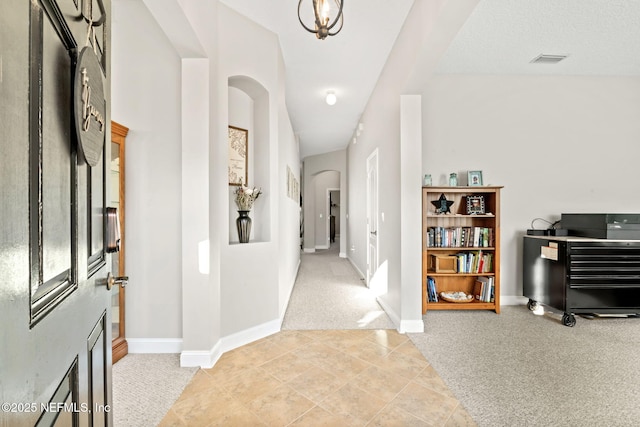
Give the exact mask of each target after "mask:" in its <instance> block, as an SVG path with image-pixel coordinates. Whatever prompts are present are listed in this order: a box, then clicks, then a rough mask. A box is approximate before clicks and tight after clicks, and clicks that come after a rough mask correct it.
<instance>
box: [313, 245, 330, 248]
mask: <svg viewBox="0 0 640 427" xmlns="http://www.w3.org/2000/svg"><path fill="white" fill-rule="evenodd" d="M316 249H329V245H316Z"/></svg>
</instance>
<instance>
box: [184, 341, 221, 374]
mask: <svg viewBox="0 0 640 427" xmlns="http://www.w3.org/2000/svg"><path fill="white" fill-rule="evenodd" d="M220 356H222V350H221V349H220V341H218V342H217V343H216V344H215V345H214V346H213V348H212V349H211V350H209V351H199V350H193V351H183V352H182V353H180V367H181V368H192V367H196V366H199V367H201V368H203V369H208V368H212V367H213V365H215V364H216V362H217V361H218V359H220Z"/></svg>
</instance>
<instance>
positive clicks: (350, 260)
mask: <svg viewBox="0 0 640 427" xmlns="http://www.w3.org/2000/svg"><path fill="white" fill-rule="evenodd" d="M347 259H348V260H349V262H350V263H351V265H352V266H353V268H355V269H356V271H357V272H358V274H359V275H360V278H361V279H364V274H362V271H360V269H359V268H358V266H357V265H356V263H355V262H353V260H352V259H351V257H347Z"/></svg>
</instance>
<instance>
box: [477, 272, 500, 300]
mask: <svg viewBox="0 0 640 427" xmlns="http://www.w3.org/2000/svg"><path fill="white" fill-rule="evenodd" d="M473 296H474V298H475V299H476V300H478V301H480V302H493V301H494V300H495V283H494V278H493V277H487V276H479V277H478V278H477V279H476V282H475V284H474V286H473Z"/></svg>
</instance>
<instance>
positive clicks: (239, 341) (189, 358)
mask: <svg viewBox="0 0 640 427" xmlns="http://www.w3.org/2000/svg"><path fill="white" fill-rule="evenodd" d="M281 324H282V321H281V320H280V319H276V320H272V321H270V322H267V323H263V324H262V325H258V326H255V327H253V328H249V329H246V330H244V331H240V332H236V333H235V334H231V335H228V336H226V337H222V338H220V339H219V340H218V342H217V343H216V344H215V345H214V346H213V348H212V349H211V350H208V351H206V350H191V351H183V352H182V353H181V354H180V366H182V367H193V366H199V367H201V368H204V369H207V368H211V367H213V365H215V364H216V362H217V361H218V359H220V357H221V356H222V354H223V353H226V352H227V351H231V350H233V349H236V348H238V347H242V346H243V345H245V344H249V343H252V342H254V341H257V340H259V339H261V338H264V337H268V336H269V335H273V334H275V333H277V332H280V325H281Z"/></svg>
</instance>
